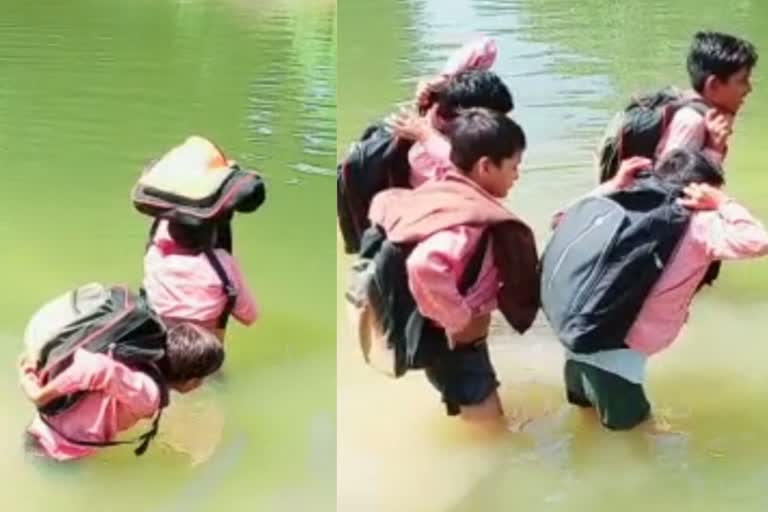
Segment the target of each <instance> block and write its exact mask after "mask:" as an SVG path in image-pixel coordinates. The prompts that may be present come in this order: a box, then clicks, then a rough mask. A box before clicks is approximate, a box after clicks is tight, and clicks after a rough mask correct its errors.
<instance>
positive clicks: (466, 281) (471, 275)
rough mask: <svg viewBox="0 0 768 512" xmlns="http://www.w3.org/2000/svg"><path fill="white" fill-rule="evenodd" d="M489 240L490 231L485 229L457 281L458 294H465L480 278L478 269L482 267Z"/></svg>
mask: <svg viewBox="0 0 768 512" xmlns="http://www.w3.org/2000/svg"><path fill="white" fill-rule="evenodd" d="M490 239H491V230H490V229H488V228H486V229H485V230H484V231H483V234H482V236H481V237H480V240H479V241H478V242H477V246H476V247H475V252H474V253H472V258H471V259H470V260H469V263H467V268H465V269H464V274H462V276H461V279H460V280H459V293H461V294H462V295H464V294H466V293H467V291H468V290H469V288H470V287H471V286H472V285H473V284H475V282H477V279H478V278H479V277H480V269H481V268H482V266H483V260H484V259H485V253H486V251H487V249H488V243H489V242H490Z"/></svg>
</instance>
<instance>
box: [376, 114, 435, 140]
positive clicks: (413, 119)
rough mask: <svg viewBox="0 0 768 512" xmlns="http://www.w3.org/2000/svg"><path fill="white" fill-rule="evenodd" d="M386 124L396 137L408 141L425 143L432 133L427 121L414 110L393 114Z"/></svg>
mask: <svg viewBox="0 0 768 512" xmlns="http://www.w3.org/2000/svg"><path fill="white" fill-rule="evenodd" d="M386 123H387V126H389V128H390V129H391V130H392V132H393V133H394V134H395V136H396V137H399V138H401V139H406V140H413V141H423V140H425V139H426V138H427V137H429V134H430V131H431V127H430V126H429V122H428V121H427V119H426V118H424V117H422V116H420V115H418V114H417V113H416V112H414V111H412V110H402V111H400V112H399V113H398V114H392V115H391V116H389V117H388V118H387V120H386Z"/></svg>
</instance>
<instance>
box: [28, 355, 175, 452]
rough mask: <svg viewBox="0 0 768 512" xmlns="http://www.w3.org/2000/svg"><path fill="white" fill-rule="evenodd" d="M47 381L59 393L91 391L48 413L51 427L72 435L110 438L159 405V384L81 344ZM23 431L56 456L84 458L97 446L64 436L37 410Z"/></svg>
mask: <svg viewBox="0 0 768 512" xmlns="http://www.w3.org/2000/svg"><path fill="white" fill-rule="evenodd" d="M51 382H52V385H53V386H54V387H55V388H56V390H58V391H59V392H60V393H61V394H62V395H66V394H70V393H73V392H76V391H91V393H88V394H87V395H85V396H84V397H83V398H82V399H81V400H80V401H79V402H78V403H77V404H76V405H75V406H74V407H72V408H71V409H69V410H67V411H65V412H63V413H61V414H58V415H56V416H53V417H50V418H48V421H49V422H50V423H51V424H52V425H53V426H54V427H55V428H56V429H57V430H59V431H60V432H62V433H63V434H64V435H66V436H67V437H69V438H72V439H77V440H83V441H92V442H104V441H113V440H115V439H116V437H117V435H118V434H119V433H120V432H122V431H124V430H127V429H129V428H131V427H133V426H134V425H135V424H136V423H137V422H138V421H139V420H141V419H143V418H152V417H153V416H154V415H155V413H156V412H157V410H158V407H159V406H160V389H159V388H158V386H157V384H156V383H155V381H154V380H152V378H150V377H149V376H148V375H147V374H145V373H143V372H139V371H135V370H132V369H130V368H129V367H127V366H125V365H124V364H122V363H120V362H117V361H115V360H113V359H112V358H110V357H109V356H107V355H104V354H96V353H93V352H89V351H87V350H83V349H78V350H77V351H75V354H74V359H73V361H72V364H71V365H70V366H69V367H68V368H67V369H66V370H64V371H63V372H62V373H60V374H59V375H57V376H56V377H55V378H54V379H53V380H52V381H51ZM27 430H28V432H29V433H30V434H31V435H32V436H34V437H35V438H36V439H37V440H38V442H39V443H40V446H41V447H42V449H43V451H44V452H45V453H46V454H47V455H48V456H50V457H52V458H54V459H57V460H70V459H76V458H80V457H85V456H88V455H91V454H93V453H95V452H96V451H97V450H98V448H96V447H91V446H81V445H76V444H72V443H70V442H68V441H66V440H65V439H63V438H62V437H61V436H59V435H58V434H57V433H56V432H54V431H53V430H51V429H50V428H49V427H48V426H47V425H46V424H45V423H43V421H42V420H41V419H40V416H39V415H37V416H35V418H34V419H33V420H32V423H31V424H30V426H29V427H28V429H27Z"/></svg>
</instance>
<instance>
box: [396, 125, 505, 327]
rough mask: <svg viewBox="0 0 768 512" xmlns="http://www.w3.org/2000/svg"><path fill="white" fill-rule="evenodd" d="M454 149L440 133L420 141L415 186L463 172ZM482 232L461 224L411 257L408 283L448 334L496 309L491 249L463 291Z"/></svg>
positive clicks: (414, 161)
mask: <svg viewBox="0 0 768 512" xmlns="http://www.w3.org/2000/svg"><path fill="white" fill-rule="evenodd" d="M417 146H418V147H417ZM414 150H415V151H414ZM450 152H451V145H450V144H449V143H448V140H447V139H445V138H444V137H442V136H440V135H438V134H436V133H433V134H432V135H430V137H429V138H428V139H427V140H425V141H423V142H421V143H417V144H416V145H414V147H413V148H412V149H411V154H410V155H409V157H410V160H411V166H412V168H411V169H412V170H411V185H412V186H413V187H414V188H415V187H416V186H418V185H421V184H423V183H426V182H427V181H429V180H433V179H442V178H443V177H444V176H445V175H446V174H447V173H449V172H457V171H456V169H455V167H454V166H453V164H452V163H451V161H450V158H449V157H450ZM482 232H483V230H482V228H481V227H477V226H459V227H456V228H453V229H448V230H444V231H441V232H438V233H435V234H434V235H432V236H431V237H429V238H427V239H426V240H424V241H422V242H421V243H420V244H419V245H417V246H416V247H415V248H414V250H413V251H412V252H411V254H410V256H409V257H408V261H407V262H406V265H407V269H408V284H409V287H410V290H411V293H413V297H414V299H415V300H416V304H418V307H419V311H420V312H421V314H423V315H424V316H426V317H427V318H431V319H432V320H434V321H435V322H436V323H438V324H439V325H441V326H442V327H443V328H444V329H445V330H446V331H448V333H454V332H457V331H460V330H462V329H463V328H465V327H466V326H467V325H468V324H469V322H470V320H471V319H472V318H473V317H476V316H480V315H483V314H486V313H490V312H492V311H493V310H494V309H496V306H497V303H496V293H497V292H498V287H499V279H498V269H497V268H496V266H495V264H494V262H493V257H492V254H491V251H486V255H485V259H484V260H483V264H482V266H481V267H480V275H479V277H478V280H477V283H476V284H475V285H474V286H472V287H471V288H470V289H469V290H468V292H467V294H466V296H462V295H461V294H460V293H459V290H458V283H459V280H460V279H461V276H462V275H463V274H464V270H465V268H466V266H467V264H468V263H469V260H470V259H471V258H472V255H473V254H474V252H475V248H476V247H477V243H478V242H479V241H480V236H481V235H482Z"/></svg>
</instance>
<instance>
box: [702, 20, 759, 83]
mask: <svg viewBox="0 0 768 512" xmlns="http://www.w3.org/2000/svg"><path fill="white" fill-rule="evenodd" d="M756 64H757V50H756V49H755V47H754V46H753V45H752V43H750V42H749V41H746V40H744V39H739V38H738V37H735V36H732V35H728V34H723V33H720V32H697V33H696V34H695V35H694V36H693V42H692V43H691V48H690V50H689V52H688V76H689V77H690V79H691V87H693V88H694V89H695V90H696V91H698V92H702V91H703V90H704V84H705V83H706V81H707V78H708V77H709V76H711V75H714V76H716V77H717V78H719V79H720V80H721V81H726V80H728V78H730V77H731V76H732V75H734V74H736V73H738V72H739V71H740V70H741V69H744V68H746V69H752V68H753V67H754V66H755V65H756Z"/></svg>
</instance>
